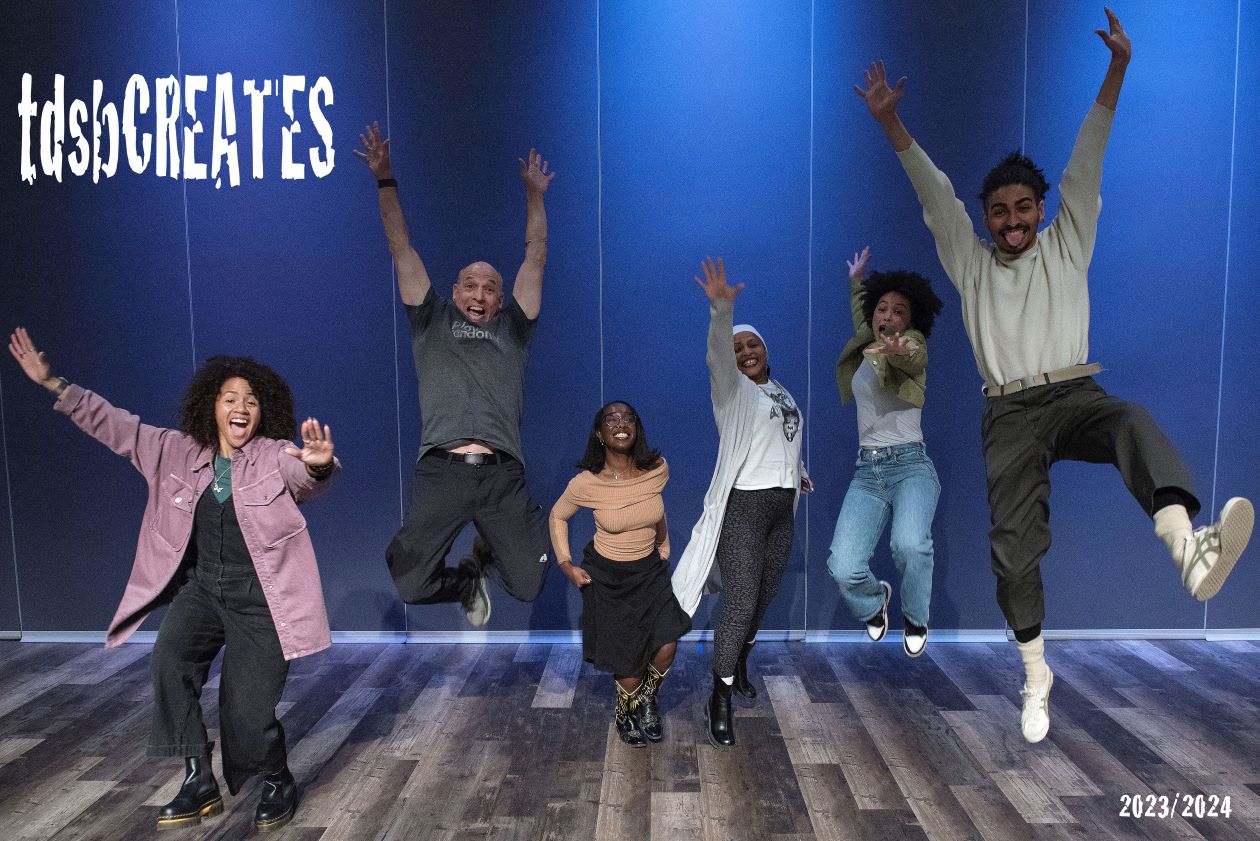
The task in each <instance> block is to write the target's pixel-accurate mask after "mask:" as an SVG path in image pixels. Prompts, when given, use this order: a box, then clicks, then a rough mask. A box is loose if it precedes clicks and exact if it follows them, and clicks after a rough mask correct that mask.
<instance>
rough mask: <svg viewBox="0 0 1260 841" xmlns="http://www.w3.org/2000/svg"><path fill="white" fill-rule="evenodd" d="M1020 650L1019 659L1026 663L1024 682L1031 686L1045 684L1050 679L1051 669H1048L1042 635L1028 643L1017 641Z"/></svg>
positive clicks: (1016, 644)
mask: <svg viewBox="0 0 1260 841" xmlns="http://www.w3.org/2000/svg"><path fill="white" fill-rule="evenodd" d="M1015 646H1016V647H1017V648H1018V649H1019V659H1021V660H1023V661H1024V680H1025V681H1026V682H1027V683H1029V684H1030V685H1036V684H1041V683H1045V682H1046V681H1047V680H1049V679H1050V669H1049V668H1047V667H1046V643H1045V640H1043V639H1042V638H1041V636H1040V635H1038V636H1037V637H1035V638H1034V639H1031V640H1029V641H1028V642H1020V641H1019V640H1016V641H1015Z"/></svg>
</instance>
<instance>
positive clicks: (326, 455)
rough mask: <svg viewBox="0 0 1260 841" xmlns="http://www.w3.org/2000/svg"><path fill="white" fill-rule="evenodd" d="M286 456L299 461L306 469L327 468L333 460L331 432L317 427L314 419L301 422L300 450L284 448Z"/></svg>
mask: <svg viewBox="0 0 1260 841" xmlns="http://www.w3.org/2000/svg"><path fill="white" fill-rule="evenodd" d="M284 451H285V453H286V454H287V455H291V456H293V457H294V458H296V459H300V460H301V462H302V463H303V464H305V465H306V466H307V467H314V468H320V467H327V466H328V465H329V464H331V463H332V460H333V440H332V430H330V429H329V428H328V425H327V424H325V425H324V426H322V427H321V426H320V425H319V421H317V420H315V418H307V419H306V420H304V421H302V449H300V450H299V449H298V448H297V447H285V448H284Z"/></svg>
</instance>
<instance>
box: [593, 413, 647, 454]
mask: <svg viewBox="0 0 1260 841" xmlns="http://www.w3.org/2000/svg"><path fill="white" fill-rule="evenodd" d="M596 435H598V436H599V440H600V441H601V442H602V443H603V445H604V449H605V450H611V451H612V452H614V453H620V454H621V455H629V454H630V451H631V450H633V449H634V442H635V441H636V440H638V437H639V419H638V418H637V417H636V416H635V414H634V410H633V409H631V408H630V407H629V406H627V405H626V404H625V403H609V404H608V405H607V406H606V407H604V413H603V415H602V416H601V417H600V419H599V430H598V431H597V432H596Z"/></svg>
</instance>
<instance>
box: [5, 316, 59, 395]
mask: <svg viewBox="0 0 1260 841" xmlns="http://www.w3.org/2000/svg"><path fill="white" fill-rule="evenodd" d="M9 353H11V354H12V355H13V358H14V359H16V360H17V363H18V364H19V365H21V366H22V371H23V373H25V374H26V376H28V377H30V378H31V380H32V381H33V382H37V383H39V384H40V385H42V386H43V387H44V388H47V389H52V388H55V387H56V386H57V384H58V382H59V380H58V379H57V378H56V377H54V376H53V375H52V366H51V365H49V364H48V359H47V358H45V356H44V353H43V351H41V350H39V349H37V348H36V347H35V343H34V342H33V341H31V336H30V334H29V333H27V332H26V328H25V327H19V328H17V329H16V330H14V331H13V333H12V334H10V336H9Z"/></svg>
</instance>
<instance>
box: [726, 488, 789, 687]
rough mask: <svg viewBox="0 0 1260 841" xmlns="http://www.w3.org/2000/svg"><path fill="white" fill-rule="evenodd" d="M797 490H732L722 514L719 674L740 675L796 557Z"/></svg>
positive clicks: (727, 675)
mask: <svg viewBox="0 0 1260 841" xmlns="http://www.w3.org/2000/svg"><path fill="white" fill-rule="evenodd" d="M795 503H796V491H794V490H793V489H791V488H766V489H765V490H758V491H741V490H738V489H732V490H731V494H730V496H728V497H727V498H726V513H725V514H723V515H722V533H721V535H720V536H719V537H718V545H717V565H718V569H719V570H720V571H721V573H722V618H721V619H719V620H718V626H717V630H716V631H714V633H713V671H715V672H717V673H718V675H719V676H721V677H730V676H731V675H733V674H735V661H736V660H738V659H739V650H740V649H741V648H743V647H744V643H745V642H749V641H751V640H752V639H753V638H754V637H755V636H757V628H759V627H760V626H761V620H762V619H763V618H764V617H765V615H766V608H767V607H769V606H770V602H772V601H773V600H774V595H775V593H777V592H779V582H780V581H782V580H783V573H784V571H785V570H786V569H787V565H788V558H789V557H790V556H791V554H792V536H793V534H794V532H795V522H794V519H793V518H794V515H795V510H794V507H795Z"/></svg>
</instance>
